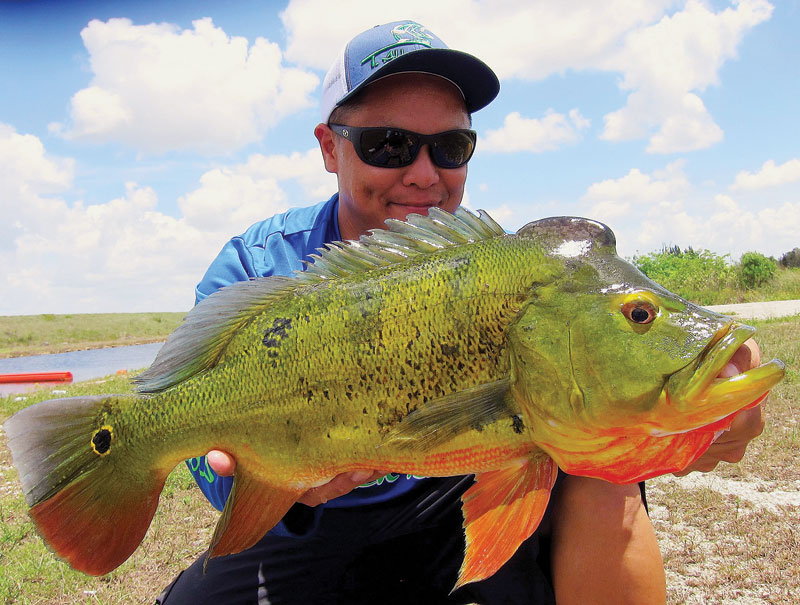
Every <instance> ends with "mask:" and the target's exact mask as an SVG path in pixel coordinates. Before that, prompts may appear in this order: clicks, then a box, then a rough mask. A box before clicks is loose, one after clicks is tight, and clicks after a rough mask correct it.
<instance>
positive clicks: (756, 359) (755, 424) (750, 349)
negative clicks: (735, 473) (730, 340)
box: [675, 338, 764, 477]
mask: <svg viewBox="0 0 800 605" xmlns="http://www.w3.org/2000/svg"><path fill="white" fill-rule="evenodd" d="M759 365H761V350H760V349H759V348H758V345H757V344H756V341H755V340H753V339H752V338H751V339H750V340H748V341H747V342H745V343H744V344H743V345H742V346H741V347H740V348H739V350H738V351H736V353H735V354H734V355H733V357H732V358H731V360H730V362H729V363H728V365H727V366H725V369H723V370H722V372H720V374H719V375H720V376H722V377H729V376H735V375H737V374H741V373H742V372H744V371H746V370H749V369H750V368H755V367H757V366H759ZM763 430H764V410H763V409H762V406H761V405H760V404H759V405H757V406H756V407H753V408H750V409H747V410H742V411H741V412H739V413H738V414H737V415H736V417H735V418H734V419H733V422H732V423H731V428H730V429H729V430H727V431H725V432H724V433H723V434H722V435H720V437H719V439H717V440H716V441H715V442H714V443H712V444H711V446H710V447H709V448H708V449H707V450H706V452H705V453H704V454H703V455H702V456H700V458H698V459H697V460H695V461H694V462H693V463H692V464H691V465H689V466H687V467H686V468H685V469H683V470H682V471H680V472H679V473H675V475H676V476H678V477H683V476H684V475H688V474H689V473H691V472H692V471H700V472H703V473H707V472H708V471H711V470H714V469H715V468H716V466H717V464H719V463H720V462H721V461H723V460H724V461H725V462H739V460H741V459H742V457H743V456H744V452H745V449H747V444H748V443H750V442H751V441H752V440H753V439H755V438H756V437H758V436H759V435H760V434H761V432H762V431H763Z"/></svg>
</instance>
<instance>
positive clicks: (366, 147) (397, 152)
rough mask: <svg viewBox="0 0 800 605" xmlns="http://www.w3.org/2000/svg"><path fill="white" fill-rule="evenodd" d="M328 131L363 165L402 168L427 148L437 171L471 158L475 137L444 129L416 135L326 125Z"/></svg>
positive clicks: (379, 129) (398, 129)
mask: <svg viewBox="0 0 800 605" xmlns="http://www.w3.org/2000/svg"><path fill="white" fill-rule="evenodd" d="M329 126H330V129H331V130H333V132H335V133H336V134H340V135H342V136H343V137H344V138H345V139H347V140H348V141H350V142H351V143H352V144H353V147H355V149H356V153H357V154H358V157H359V158H361V161H363V162H364V163H365V164H369V165H370V166H378V167H380V168H403V167H404V166H410V165H411V164H412V163H413V162H414V160H416V159H417V155H418V154H419V150H420V149H422V146H423V145H427V146H428V149H429V150H430V154H431V160H432V161H433V163H434V164H436V165H437V166H439V168H459V167H460V166H463V165H464V164H466V163H467V162H469V159H470V158H471V157H472V153H473V152H474V151H475V142H476V141H477V139H478V135H477V133H476V132H475V131H474V130H466V129H463V130H448V131H446V132H437V133H436V134H419V133H417V132H411V131H410V130H402V129H400V128H389V127H380V126H379V127H369V128H360V127H357V126H344V125H342V124H329Z"/></svg>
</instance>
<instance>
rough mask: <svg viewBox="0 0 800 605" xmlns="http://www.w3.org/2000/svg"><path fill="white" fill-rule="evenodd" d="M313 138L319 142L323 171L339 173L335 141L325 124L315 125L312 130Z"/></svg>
mask: <svg viewBox="0 0 800 605" xmlns="http://www.w3.org/2000/svg"><path fill="white" fill-rule="evenodd" d="M314 136H315V137H317V141H319V149H320V151H321V152H322V161H323V162H324V163H325V170H327V171H328V172H333V173H338V172H339V156H338V154H337V150H336V141H334V139H333V131H332V130H331V129H330V128H328V125H327V124H317V127H316V128H315V129H314Z"/></svg>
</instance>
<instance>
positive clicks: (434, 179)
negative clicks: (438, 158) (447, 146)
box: [403, 145, 440, 189]
mask: <svg viewBox="0 0 800 605" xmlns="http://www.w3.org/2000/svg"><path fill="white" fill-rule="evenodd" d="M439 170H440V169H439V167H438V166H437V165H436V164H434V163H433V159H432V158H431V151H430V147H429V146H428V145H423V146H422V148H421V149H420V150H419V153H418V154H417V157H416V158H415V159H414V161H413V162H412V163H411V165H410V166H408V167H407V168H406V169H405V172H404V174H403V184H404V185H406V186H411V185H416V186H417V187H421V188H423V189H424V188H426V187H430V186H431V185H435V184H436V183H438V182H439Z"/></svg>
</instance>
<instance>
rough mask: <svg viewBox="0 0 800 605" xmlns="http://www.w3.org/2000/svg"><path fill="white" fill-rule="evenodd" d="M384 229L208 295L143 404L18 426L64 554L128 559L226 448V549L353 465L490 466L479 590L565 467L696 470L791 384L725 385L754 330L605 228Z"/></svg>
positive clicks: (8, 426) (437, 215) (435, 219)
mask: <svg viewBox="0 0 800 605" xmlns="http://www.w3.org/2000/svg"><path fill="white" fill-rule="evenodd" d="M387 225H388V231H375V232H374V233H373V234H372V235H370V236H366V237H363V238H362V239H361V240H360V241H359V242H346V243H336V244H331V245H329V246H327V247H326V249H325V250H322V251H320V255H318V256H315V258H316V260H317V263H315V264H311V265H309V266H308V267H307V271H305V272H304V273H300V274H298V275H296V276H295V277H294V278H286V277H270V278H264V279H258V280H252V281H249V282H241V283H237V284H233V285H231V286H229V287H227V288H224V289H222V290H221V291H219V292H217V293H215V294H212V295H211V296H209V297H208V298H207V299H205V300H204V301H202V302H200V303H199V304H198V305H197V306H196V307H195V308H194V309H193V310H192V311H191V312H190V313H189V314H188V315H187V317H186V319H185V320H184V323H183V324H182V325H181V326H180V327H179V328H178V329H177V330H176V331H175V332H174V333H173V334H172V335H170V337H169V339H168V340H167V343H166V344H165V345H164V347H162V349H161V351H160V352H159V354H158V356H157V358H156V360H155V362H154V363H153V365H152V366H151V367H150V368H149V369H148V370H147V371H145V372H144V373H143V374H141V375H140V376H139V377H137V378H136V381H137V385H138V392H137V393H135V394H129V395H104V396H92V397H76V398H69V399H60V400H50V401H44V402H41V403H39V404H36V405H33V406H31V407H29V408H26V409H24V410H22V411H20V412H19V413H17V414H15V415H14V416H13V417H12V418H10V419H9V420H8V421H7V422H6V423H5V425H4V429H5V432H6V434H7V435H8V443H9V447H10V449H11V452H12V455H13V459H14V464H15V466H16V467H17V468H18V470H19V474H20V480H21V482H22V488H23V491H24V493H25V497H26V501H27V503H28V505H29V506H30V511H29V513H30V515H31V517H32V519H33V520H34V523H35V525H36V527H37V530H38V531H39V532H40V533H41V535H42V536H43V537H44V539H45V541H46V542H47V544H48V546H49V547H50V548H51V549H52V550H53V551H54V552H55V553H56V554H57V555H58V556H60V557H62V558H64V559H65V560H66V561H67V562H68V563H69V564H70V565H72V566H73V567H75V568H76V569H80V570H82V571H84V572H86V573H90V574H103V573H107V572H108V571H110V570H112V569H114V568H115V567H117V566H118V565H120V564H121V563H122V562H123V561H124V560H125V559H126V558H127V557H128V556H129V555H130V554H131V553H132V552H133V551H134V550H135V549H136V547H137V546H138V544H139V543H140V541H141V540H142V538H143V537H144V534H145V532H146V531H147V528H148V526H149V524H150V521H151V519H152V516H153V514H154V513H155V510H156V507H157V504H158V498H159V494H160V492H161V490H162V488H163V485H164V481H165V479H166V477H167V475H168V473H169V472H170V471H171V470H172V468H173V467H174V466H175V465H176V464H178V463H179V462H180V461H182V460H184V459H187V458H193V457H195V456H199V455H203V454H205V453H206V452H208V451H209V450H211V449H220V450H222V451H226V452H228V453H230V454H232V455H233V456H234V458H235V459H236V473H235V475H234V479H233V487H232V489H231V492H230V495H229V497H228V500H227V503H226V505H225V508H224V510H223V512H222V515H221V517H220V520H219V522H218V524H217V528H216V530H215V532H214V536H213V538H212V541H211V545H210V547H209V551H208V552H209V555H208V556H209V557H211V556H220V555H225V554H230V553H235V552H239V551H241V550H244V549H246V548H249V547H250V546H252V545H253V544H254V543H255V542H256V541H258V540H259V539H260V538H261V537H262V536H263V535H264V534H265V533H266V532H267V531H268V530H269V529H271V528H272V527H273V526H274V525H275V524H276V523H277V522H278V521H279V520H280V519H281V518H282V517H283V515H284V514H285V513H286V511H287V510H288V509H289V508H290V507H291V506H292V504H293V503H294V502H296V501H297V500H298V499H299V498H301V496H302V495H303V493H305V491H306V490H307V489H308V488H309V487H312V486H316V485H320V484H321V483H324V482H325V481H327V480H329V479H330V478H332V477H333V476H335V475H337V474H338V473H342V472H346V471H353V470H379V471H384V472H397V473H410V474H415V475H422V476H450V475H463V474H473V473H474V474H475V483H474V485H472V487H470V488H469V489H468V490H467V491H466V492H465V494H464V495H463V496H462V511H463V514H464V531H465V544H466V546H465V553H464V562H463V564H462V567H461V570H460V572H459V578H458V581H457V584H456V586H461V585H463V584H465V583H468V582H474V581H478V580H481V579H484V578H486V577H488V576H490V575H492V574H493V573H494V572H495V571H496V570H497V569H498V568H499V567H500V566H502V565H503V563H505V561H507V560H508V559H509V558H510V557H511V556H512V555H513V554H514V552H515V551H516V549H517V547H518V546H519V544H520V543H521V542H522V541H523V540H525V539H526V538H527V537H528V536H530V535H531V533H532V532H533V531H534V530H535V529H536V527H537V525H538V524H539V522H540V520H541V518H542V515H543V514H544V511H545V509H546V506H547V502H548V499H549V494H550V490H551V488H552V486H553V483H554V481H555V477H556V471H557V467H561V468H562V469H564V470H565V471H567V472H570V473H574V474H579V475H585V476H589V477H597V478H601V479H606V480H610V481H615V482H618V483H627V482H631V481H637V480H640V479H644V478H647V477H652V476H656V475H658V474H663V473H666V472H672V471H676V470H680V469H682V468H684V467H686V466H687V465H688V464H690V463H691V462H692V461H694V460H696V459H697V457H699V456H700V455H701V454H702V453H703V451H705V449H706V448H707V447H708V446H709V444H710V443H711V441H712V439H713V437H714V434H715V432H716V431H718V430H721V429H724V428H725V427H727V426H729V425H730V422H731V419H732V415H733V414H734V413H735V412H737V411H739V410H741V409H743V408H746V407H748V406H750V405H754V404H755V403H757V402H758V401H760V400H761V399H763V397H764V396H765V394H766V392H767V391H768V390H769V389H770V388H771V386H773V385H774V384H775V383H776V382H777V381H778V380H780V379H781V377H782V376H783V373H784V368H783V364H782V363H781V362H780V361H778V360H772V361H771V362H768V363H765V364H763V365H761V366H760V367H758V368H754V369H751V370H749V371H747V372H745V373H744V374H742V375H740V376H737V377H735V378H727V379H720V378H716V379H715V378H713V377H714V376H717V375H718V374H719V372H720V371H721V370H722V368H723V367H724V366H725V364H726V363H727V362H728V360H729V359H730V358H731V356H732V355H733V353H734V352H735V350H736V349H737V348H738V347H739V346H740V345H741V344H742V343H743V342H744V341H745V340H746V339H747V338H749V337H750V336H751V335H752V334H753V332H754V330H753V329H752V328H749V327H747V326H742V325H739V324H737V323H735V322H733V321H732V320H731V319H730V318H726V317H724V316H721V315H718V314H715V313H712V312H710V311H707V310H704V309H700V308H699V307H695V306H694V305H692V304H691V303H688V302H686V301H684V300H682V299H680V298H678V297H676V296H674V295H673V294H671V293H669V292H667V291H666V290H664V289H663V288H661V287H660V286H658V285H657V284H654V283H653V282H651V281H650V280H648V279H647V278H646V277H645V276H643V275H642V274H641V273H639V272H638V271H637V270H636V269H635V268H634V267H632V266H631V265H630V264H628V263H626V262H625V261H623V260H622V259H620V258H619V257H618V256H617V255H616V250H615V241H614V236H613V233H612V232H611V230H610V229H608V228H607V227H606V226H604V225H602V224H600V223H597V222H595V221H591V220H588V219H580V218H573V217H555V218H551V219H545V220H542V221H536V222H534V223H530V224H528V225H526V226H525V227H523V228H522V229H520V230H519V231H518V232H517V233H516V234H506V233H505V232H504V231H503V230H502V229H501V228H500V227H499V226H498V225H497V224H496V223H495V222H494V221H493V220H492V219H491V218H490V217H488V215H486V214H485V213H479V214H478V215H477V216H476V215H473V214H472V213H470V212H469V211H466V210H464V209H458V210H457V211H456V212H455V215H454V216H451V215H449V214H447V213H445V212H443V211H440V210H438V209H431V210H430V211H429V215H428V216H427V217H423V216H417V215H411V216H410V217H409V220H408V222H398V221H387ZM634 310H635V313H634V312H633V311H634Z"/></svg>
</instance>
